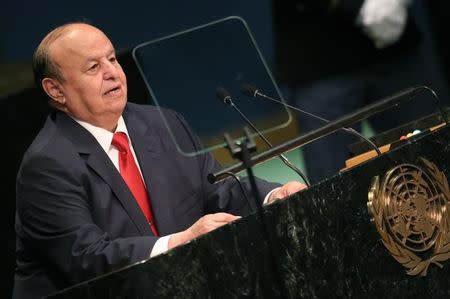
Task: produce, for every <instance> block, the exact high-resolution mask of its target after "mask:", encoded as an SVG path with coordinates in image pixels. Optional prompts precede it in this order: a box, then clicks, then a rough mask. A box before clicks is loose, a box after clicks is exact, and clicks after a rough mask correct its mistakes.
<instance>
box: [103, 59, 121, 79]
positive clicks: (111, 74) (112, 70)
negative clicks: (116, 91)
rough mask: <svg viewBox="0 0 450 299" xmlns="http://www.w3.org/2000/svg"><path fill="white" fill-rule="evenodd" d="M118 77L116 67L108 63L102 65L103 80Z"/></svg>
mask: <svg viewBox="0 0 450 299" xmlns="http://www.w3.org/2000/svg"><path fill="white" fill-rule="evenodd" d="M118 76H119V70H118V69H117V67H116V65H115V64H113V63H112V62H110V61H108V62H107V63H105V64H104V71H103V78H104V79H105V80H108V79H115V78H117V77H118Z"/></svg>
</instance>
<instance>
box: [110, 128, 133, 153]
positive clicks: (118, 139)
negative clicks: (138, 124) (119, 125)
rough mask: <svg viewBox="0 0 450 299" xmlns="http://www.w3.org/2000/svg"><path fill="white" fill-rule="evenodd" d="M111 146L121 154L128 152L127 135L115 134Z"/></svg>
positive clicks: (122, 133)
mask: <svg viewBox="0 0 450 299" xmlns="http://www.w3.org/2000/svg"><path fill="white" fill-rule="evenodd" d="M111 144H112V145H114V146H115V147H116V148H117V150H118V151H119V152H121V153H128V151H129V150H130V145H129V144H128V137H127V134H125V133H124V132H116V133H114V136H113V139H112V141H111Z"/></svg>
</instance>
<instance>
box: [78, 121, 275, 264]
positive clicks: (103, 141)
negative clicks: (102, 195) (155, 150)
mask: <svg viewBox="0 0 450 299" xmlns="http://www.w3.org/2000/svg"><path fill="white" fill-rule="evenodd" d="M72 118H73V119H74V120H75V121H76V122H77V123H79V124H80V125H81V126H83V127H84V128H85V129H86V130H88V131H89V132H90V133H91V134H92V136H94V138H95V139H96V140H97V142H98V143H99V144H100V146H101V147H102V148H103V150H104V151H105V152H106V154H107V155H108V157H109V158H110V159H111V161H112V162H113V164H114V166H115V167H116V169H117V171H119V173H120V168H119V151H118V150H117V148H116V147H115V146H113V145H112V144H111V142H112V139H113V136H114V133H116V132H123V133H125V134H127V138H128V143H129V144H130V149H131V153H132V154H133V157H134V161H135V162H136V165H137V167H138V169H139V173H140V174H141V177H142V171H141V168H140V166H139V162H138V160H137V159H136V153H135V152H134V149H133V144H132V142H131V140H130V137H129V136H128V130H127V126H126V125H125V121H124V120H123V117H122V116H120V118H119V121H118V122H117V128H116V130H115V131H114V133H111V132H110V131H108V130H105V129H103V128H100V127H96V126H93V125H91V124H89V123H87V122H84V121H81V120H78V119H76V118H74V117H72ZM142 181H143V182H144V184H145V181H144V179H143V178H142ZM276 190H278V188H276V189H274V190H272V191H270V192H269V194H267V195H266V197H265V198H264V204H266V203H267V202H268V199H269V196H270V194H272V193H273V192H274V191H276ZM171 236H172V235H167V236H163V237H160V238H159V239H158V240H157V241H156V243H155V245H154V246H153V249H152V251H151V252H150V257H154V256H157V255H159V254H161V253H165V252H167V251H168V250H169V239H170V237H171Z"/></svg>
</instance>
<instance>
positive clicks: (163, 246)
mask: <svg viewBox="0 0 450 299" xmlns="http://www.w3.org/2000/svg"><path fill="white" fill-rule="evenodd" d="M171 236H172V235H168V236H164V237H161V238H159V239H158V240H157V241H156V242H155V245H153V248H152V252H150V257H155V256H157V255H160V254H162V253H165V252H167V251H168V250H169V239H170V237H171Z"/></svg>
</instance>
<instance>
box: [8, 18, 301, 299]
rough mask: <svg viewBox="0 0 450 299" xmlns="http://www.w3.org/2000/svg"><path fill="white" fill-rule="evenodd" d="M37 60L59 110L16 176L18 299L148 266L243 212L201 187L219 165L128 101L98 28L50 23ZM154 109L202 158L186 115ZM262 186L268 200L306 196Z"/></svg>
mask: <svg viewBox="0 0 450 299" xmlns="http://www.w3.org/2000/svg"><path fill="white" fill-rule="evenodd" d="M33 59H34V60H33V68H34V72H35V78H36V81H37V83H38V85H39V86H40V87H41V88H42V89H43V91H45V93H46V94H47V95H48V96H49V99H50V103H51V105H52V106H53V107H54V108H55V109H54V111H53V112H51V114H50V115H49V116H48V118H47V121H46V123H45V125H44V127H43V128H42V130H41V131H40V133H39V134H38V136H37V137H36V139H35V140H34V141H33V143H32V145H31V146H30V148H29V149H28V151H27V152H26V154H25V156H24V158H23V161H22V165H21V167H20V170H19V173H18V177H17V211H16V232H17V250H16V255H17V269H16V274H15V287H14V297H15V298H32V297H41V296H44V295H47V294H50V293H52V292H55V291H57V290H60V289H62V288H65V287H68V286H70V285H72V284H75V283H77V282H80V281H83V280H86V279H89V278H93V277H95V276H97V275H100V274H103V273H106V272H108V271H111V270H113V269H117V268H119V267H122V266H125V265H128V264H131V263H134V262H137V261H140V260H145V259H148V258H149V257H152V256H155V255H157V254H160V253H162V252H165V251H167V250H169V249H171V248H174V247H176V246H178V245H181V244H184V243H186V242H188V241H189V240H191V239H193V238H196V237H198V236H200V235H202V234H205V233H207V232H210V231H212V230H214V229H216V228H218V227H220V226H222V225H225V224H227V223H229V222H231V221H234V220H236V219H237V218H239V216H238V215H246V214H247V213H248V212H249V211H248V207H247V204H246V202H245V201H244V200H243V199H242V194H241V193H240V190H239V188H238V187H239V186H237V185H236V183H235V182H234V181H224V182H223V183H220V184H216V185H211V184H209V183H208V182H207V181H206V175H207V174H208V173H210V172H214V171H216V170H218V169H219V165H218V164H217V162H216V161H215V160H214V159H213V157H212V156H211V155H210V154H202V155H198V156H196V157H186V156H184V155H181V154H180V153H179V152H178V150H177V147H176V146H175V144H174V142H173V141H172V139H171V138H169V137H168V131H167V128H166V127H165V125H164V122H163V120H162V116H161V113H160V111H158V110H156V109H155V108H154V107H151V106H141V105H136V104H131V103H127V84H126V77H125V74H124V72H123V70H122V68H121V66H120V64H119V63H118V62H117V60H116V56H115V52H114V48H113V46H112V44H111V42H110V41H109V39H108V38H107V37H106V35H105V34H104V33H103V32H102V31H100V30H99V29H97V28H95V27H93V26H91V25H88V24H83V23H71V24H67V25H63V26H61V27H58V28H56V29H55V30H53V31H52V32H50V33H49V34H48V35H47V36H46V37H45V38H44V39H43V40H42V42H41V44H40V45H39V47H38V48H37V50H36V52H35V55H34V58H33ZM162 112H163V114H164V117H165V119H166V121H167V122H168V124H169V125H170V127H171V129H172V131H173V134H174V135H175V136H174V137H175V139H176V140H177V141H178V142H180V143H181V146H183V148H187V149H192V151H196V150H198V149H199V148H200V144H199V142H198V140H197V137H196V136H195V135H194V134H193V133H192V131H191V130H190V129H189V126H188V125H187V124H186V123H185V121H184V120H183V118H182V117H181V116H180V115H178V114H177V113H175V112H173V111H170V110H164V109H163V110H162ZM117 136H121V137H120V138H122V139H120V140H121V141H120V142H122V143H120V142H119V143H117V140H118V139H117ZM123 144H126V145H125V147H126V149H125V150H124V149H123V147H122V145H123ZM127 158H129V159H128V160H127ZM127 165H128V166H127ZM130 165H132V168H133V174H134V179H135V180H134V181H130V176H129V172H128V170H126V169H129V167H131V166H130ZM127 167H128V168H127ZM126 173H128V174H126ZM258 184H259V188H260V191H261V193H262V194H267V195H266V197H265V199H264V201H265V202H272V201H274V200H277V199H279V198H284V197H286V196H288V195H290V194H292V193H294V192H297V191H299V190H301V189H302V188H304V185H303V184H300V183H298V182H290V183H287V184H286V185H284V186H281V187H279V186H278V185H277V184H272V183H268V182H264V181H261V180H259V181H258ZM136 190H140V191H136ZM142 190H143V191H144V192H141V191H142ZM143 193H144V194H143ZM142 198H145V200H142Z"/></svg>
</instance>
